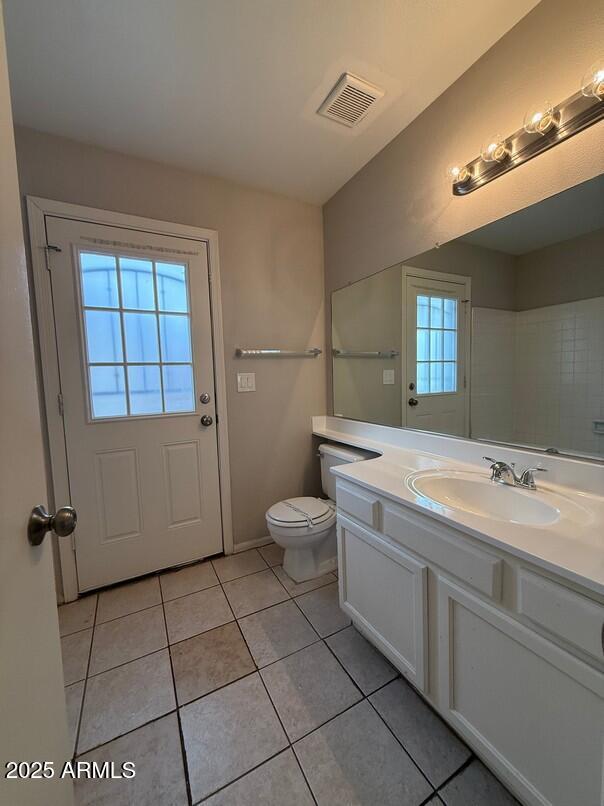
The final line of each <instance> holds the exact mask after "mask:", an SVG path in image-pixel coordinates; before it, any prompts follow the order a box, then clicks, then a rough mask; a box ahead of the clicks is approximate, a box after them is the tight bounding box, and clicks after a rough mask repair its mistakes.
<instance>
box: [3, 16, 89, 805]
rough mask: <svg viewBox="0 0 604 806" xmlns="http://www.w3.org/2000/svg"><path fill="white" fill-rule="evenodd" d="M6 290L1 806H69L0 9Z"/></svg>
mask: <svg viewBox="0 0 604 806" xmlns="http://www.w3.org/2000/svg"><path fill="white" fill-rule="evenodd" d="M0 283H1V288H2V290H1V293H0V446H1V447H0V803H2V804H7V806H8V804H19V806H69V804H71V803H73V796H72V786H71V782H70V781H69V780H67V779H64V780H61V779H60V778H58V777H57V775H58V773H59V772H60V767H61V763H62V762H63V761H65V759H67V758H68V757H69V755H70V753H69V749H68V743H67V721H66V716H65V696H64V693H63V671H62V667H61V651H60V643H59V625H58V618H57V606H56V593H55V585H54V574H53V567H52V545H51V540H50V538H49V537H48V536H47V537H46V539H45V540H44V541H43V543H42V544H41V545H39V546H36V547H33V546H31V545H30V544H29V542H28V540H27V521H28V516H29V513H30V511H31V509H32V508H33V507H34V506H35V505H37V504H40V503H44V502H46V495H47V493H46V480H45V474H44V452H43V448H42V433H41V428H40V412H39V398H38V389H37V385H36V369H35V364H34V351H33V342H32V330H31V320H30V313H29V290H28V284H27V270H26V266H25V248H24V245H23V229H22V224H21V214H20V209H19V190H18V186H17V166H16V162H15V146H14V141H13V127H12V119H11V109H10V101H9V91H8V73H7V69H6V57H5V50H4V30H3V26H2V8H1V6H0ZM63 503H67V502H63ZM33 760H40V761H48V762H51V763H52V764H54V770H55V773H56V775H55V777H53V778H51V779H46V780H33V779H30V778H29V779H28V778H24V779H23V780H14V779H7V778H6V775H7V766H6V765H7V763H8V762H11V761H25V762H27V761H29V762H31V761H33ZM49 769H50V767H49ZM22 770H23V771H25V769H24V768H22Z"/></svg>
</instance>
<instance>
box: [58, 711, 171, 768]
mask: <svg viewBox="0 0 604 806" xmlns="http://www.w3.org/2000/svg"><path fill="white" fill-rule="evenodd" d="M177 710H178V709H177V708H172V709H170V710H169V711H166V712H165V713H164V714H160V715H159V716H154V717H153V719H150V720H149V721H148V722H143V724H142V725H137V726H136V727H135V728H130V730H127V731H124V733H119V734H118V735H117V736H113V737H112V738H111V739H107V741H106V742H101V743H100V744H95V745H94V747H90V748H88V749H86V750H84V752H83V753H78V754H77V756H75V757H74V758H81V757H82V756H85V755H87V754H88V753H93V752H95V751H96V750H100V749H101V748H102V747H107V745H108V744H111V743H112V742H115V741H117V739H123V738H124V736H129V735H130V734H131V733H135V732H136V731H137V730H140V729H141V728H146V727H147V725H152V724H153V723H154V722H159V720H160V719H163V718H164V717H166V716H171V715H172V714H176V711H177Z"/></svg>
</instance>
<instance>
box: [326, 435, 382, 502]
mask: <svg viewBox="0 0 604 806" xmlns="http://www.w3.org/2000/svg"><path fill="white" fill-rule="evenodd" d="M319 455H320V456H321V486H322V488H323V493H324V494H325V495H326V496H327V497H328V498H329V499H331V500H332V501H335V500H336V477H335V476H334V475H333V473H330V472H329V471H330V468H332V467H336V465H345V464H348V463H349V462H362V461H363V459H373V458H375V457H376V456H377V454H375V453H373V452H372V451H364V450H363V449H362V448H349V447H348V446H344V445H332V444H330V443H328V442H324V443H323V444H322V445H319Z"/></svg>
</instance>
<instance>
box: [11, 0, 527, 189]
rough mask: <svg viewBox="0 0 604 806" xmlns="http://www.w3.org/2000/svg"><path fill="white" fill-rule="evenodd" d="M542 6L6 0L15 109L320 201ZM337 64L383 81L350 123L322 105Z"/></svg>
mask: <svg viewBox="0 0 604 806" xmlns="http://www.w3.org/2000/svg"><path fill="white" fill-rule="evenodd" d="M535 5H537V0H487V2H485V1H484V0H480V2H479V0H43V1H41V0H4V14H5V22H6V29H7V41H8V52H9V66H10V77H11V84H12V93H13V104H14V117H15V120H16V121H17V122H18V123H20V124H22V125H26V126H31V127H33V128H36V129H40V130H43V131H47V132H51V133H54V134H60V135H64V136H67V137H72V138H74V139H77V140H82V141H84V142H88V143H94V144H97V145H101V146H105V147H107V148H112V149H115V150H118V151H122V152H125V153H129V154H135V155H137V156H142V157H147V158H150V159H154V160H158V161H162V162H166V163H170V164H173V165H178V166H180V167H183V168H187V169H193V170H198V171H202V172H205V173H210V174H214V175H217V176H222V177H225V178H228V179H232V180H234V181H237V182H241V183H244V184H248V185H252V186H255V187H260V188H266V189H268V190H272V191H276V192H280V193H284V194H286V195H289V196H293V197H296V198H301V199H305V200H308V201H311V202H316V203H322V202H324V201H326V200H327V199H328V198H329V197H330V196H331V195H333V193H335V192H336V191H337V190H338V189H339V188H340V187H341V186H342V185H343V184H344V183H345V182H346V181H347V180H348V179H349V178H350V177H351V176H353V175H354V174H355V173H356V172H357V171H358V170H359V169H360V168H361V167H362V166H363V165H364V164H365V163H366V162H368V161H369V160H370V159H371V157H373V156H374V154H376V153H377V152H378V151H380V149H382V148H383V147H384V146H385V145H386V144H387V143H388V142H389V141H390V140H392V138H393V137H394V136H395V135H396V134H398V132H399V131H401V129H403V128H404V127H405V126H407V125H408V124H409V123H410V122H411V121H412V120H413V119H414V118H415V117H417V115H418V114H419V113H420V112H421V111H422V110H423V109H425V108H426V107H427V106H428V105H429V104H430V103H431V102H432V101H433V100H434V99H435V98H436V97H437V96H438V95H440V93H442V92H443V91H444V90H445V89H446V88H447V87H448V86H450V85H451V84H452V83H453V82H454V81H455V80H456V79H457V78H458V77H459V76H460V75H461V74H462V73H463V72H464V71H465V70H466V69H467V68H468V67H469V66H470V65H471V64H473V63H474V62H475V61H476V60H477V59H478V58H479V57H480V56H481V55H482V54H483V53H484V52H485V51H486V50H488V49H489V48H490V47H491V45H493V44H494V43H495V42H496V41H497V40H498V39H500V38H501V37H502V36H503V34H505V33H506V31H508V30H509V29H510V28H511V27H512V26H513V25H514V24H515V23H516V22H518V21H519V20H520V19H521V18H522V17H523V16H524V15H525V14H526V13H527V12H528V11H530V9H531V8H533V7H534V6H535ZM487 11H488V13H487ZM344 71H350V72H353V73H357V74H359V75H361V76H362V77H364V78H366V79H367V80H368V81H370V82H372V83H374V84H377V85H378V86H381V87H383V88H384V89H385V90H386V95H385V97H384V98H383V100H381V101H380V102H379V103H378V104H376V106H375V109H374V110H373V112H372V113H371V114H370V115H369V116H368V118H367V119H366V120H365V121H364V122H363V123H361V124H359V126H358V127H357V128H356V129H353V130H349V129H347V128H346V127H344V126H341V125H339V124H337V123H333V122H331V121H328V120H326V119H323V118H321V117H319V116H317V115H316V114H315V112H316V109H317V108H318V106H319V105H320V103H321V101H322V100H323V98H324V97H325V95H326V94H327V92H328V91H329V89H331V87H332V85H333V84H334V83H335V82H336V80H337V79H338V78H339V77H340V75H341V73H343V72H344Z"/></svg>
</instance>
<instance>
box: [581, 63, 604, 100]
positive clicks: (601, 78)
mask: <svg viewBox="0 0 604 806" xmlns="http://www.w3.org/2000/svg"><path fill="white" fill-rule="evenodd" d="M581 92H582V93H583V95H586V96H587V97H588V98H590V97H591V98H597V99H598V100H599V101H604V57H602V58H601V59H599V60H598V61H597V62H595V63H594V64H592V66H591V67H590V68H589V70H588V71H587V72H586V73H585V75H584V76H583V81H582V82H581Z"/></svg>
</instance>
